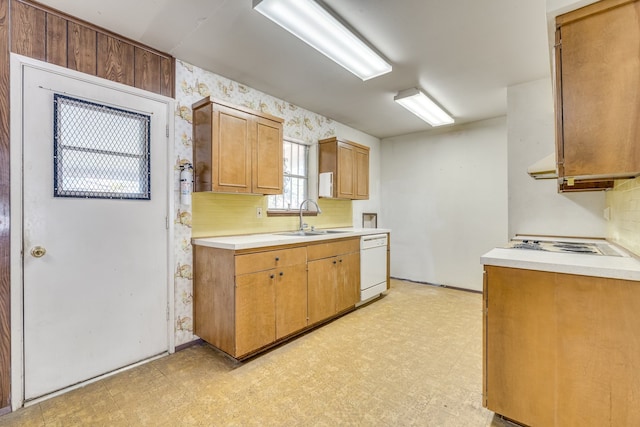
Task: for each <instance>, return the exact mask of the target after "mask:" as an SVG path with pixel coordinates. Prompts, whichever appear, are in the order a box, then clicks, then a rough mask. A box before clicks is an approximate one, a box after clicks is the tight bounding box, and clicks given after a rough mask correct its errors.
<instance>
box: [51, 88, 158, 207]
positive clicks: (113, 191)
mask: <svg viewBox="0 0 640 427" xmlns="http://www.w3.org/2000/svg"><path fill="white" fill-rule="evenodd" d="M53 106H54V120H53V126H54V131H53V134H54V151H53V165H54V166H53V170H54V196H55V197H83V198H99V199H143V200H149V199H151V182H150V178H151V175H150V173H151V163H150V162H151V152H150V129H151V127H150V125H151V117H150V116H148V115H144V114H140V113H137V112H133V111H126V110H121V109H119V108H114V107H111V106H108V105H101V104H96V103H93V102H88V101H84V100H81V99H76V98H71V97H68V96H65V95H60V94H54V98H53Z"/></svg>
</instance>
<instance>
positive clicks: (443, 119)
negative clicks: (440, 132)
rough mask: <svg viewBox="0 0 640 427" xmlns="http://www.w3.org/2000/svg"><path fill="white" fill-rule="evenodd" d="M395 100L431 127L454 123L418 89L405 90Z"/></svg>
mask: <svg viewBox="0 0 640 427" xmlns="http://www.w3.org/2000/svg"><path fill="white" fill-rule="evenodd" d="M393 100H394V101H396V102H397V103H398V104H400V105H402V106H403V107H404V108H406V109H407V110H409V111H411V112H412V113H413V114H415V115H416V116H418V117H420V118H421V119H422V120H424V121H425V122H427V123H429V124H430V125H431V126H442V125H448V124H451V123H453V118H452V117H451V116H450V115H449V114H447V113H446V112H445V111H444V110H443V109H442V108H440V107H439V106H438V104H436V103H435V102H433V101H432V100H431V99H430V98H429V97H428V96H427V94H426V93H424V92H423V91H421V90H420V89H418V88H411V89H407V90H403V91H402V92H399V93H398V94H397V95H396V96H395V97H394V98H393Z"/></svg>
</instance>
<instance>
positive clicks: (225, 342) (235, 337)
mask: <svg viewBox="0 0 640 427" xmlns="http://www.w3.org/2000/svg"><path fill="white" fill-rule="evenodd" d="M359 251H360V239H359V238H353V239H343V240H337V241H328V242H324V243H319V244H313V245H301V246H297V247H283V248H278V249H272V250H262V251H258V252H251V251H249V252H248V251H233V250H225V249H217V248H211V247H207V246H194V249H193V253H194V285H193V289H194V291H193V293H194V295H193V296H194V302H193V306H194V332H195V334H196V335H198V336H199V337H200V338H202V339H203V340H205V341H207V342H208V343H210V344H212V345H214V346H216V347H218V348H219V349H220V350H222V351H224V352H225V353H227V354H229V355H231V356H233V357H235V358H244V357H247V356H249V355H251V354H254V353H256V352H258V351H260V350H261V349H264V348H266V347H268V346H269V345H271V344H273V343H274V342H277V341H280V340H282V339H285V338H286V337H287V336H290V335H293V334H296V333H299V332H300V331H302V330H304V329H306V328H308V327H310V326H312V325H313V324H317V323H319V322H322V321H323V320H327V319H329V318H331V317H334V316H336V315H337V314H339V313H342V312H345V311H347V310H349V309H353V308H354V307H355V304H356V303H357V302H358V301H359V295H360V293H359V289H360V252H359Z"/></svg>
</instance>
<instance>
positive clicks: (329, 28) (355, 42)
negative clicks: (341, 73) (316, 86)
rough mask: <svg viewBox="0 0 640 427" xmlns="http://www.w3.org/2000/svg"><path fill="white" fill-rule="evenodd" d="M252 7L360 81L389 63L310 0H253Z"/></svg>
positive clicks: (386, 69)
mask: <svg viewBox="0 0 640 427" xmlns="http://www.w3.org/2000/svg"><path fill="white" fill-rule="evenodd" d="M253 8H254V9H255V10H257V11H258V12H260V13H261V14H263V15H264V16H266V17H267V18H269V19H270V20H272V21H273V22H275V23H276V24H278V25H280V26H281V27H282V28H284V29H285V30H287V31H289V32H290V33H291V34H293V35H294V36H296V37H298V38H299V39H300V40H302V41H304V42H305V43H307V44H308V45H309V46H311V47H313V48H315V49H316V50H318V51H319V52H321V53H323V54H324V55H326V56H327V57H329V58H330V59H332V60H333V61H335V62H336V63H338V64H339V65H341V66H343V67H344V68H346V69H347V70H349V71H351V72H352V73H353V74H355V75H356V76H358V77H360V78H361V79H362V80H369V79H372V78H374V77H378V76H380V75H382V74H386V73H388V72H390V71H391V65H389V63H387V61H385V60H384V59H383V58H381V57H380V55H378V54H377V53H376V52H374V51H373V49H371V48H370V47H369V46H367V44H366V43H364V42H363V41H362V40H360V39H359V38H358V37H356V36H355V35H354V34H353V33H352V32H351V31H350V30H348V29H347V28H346V27H345V26H344V25H343V24H342V23H340V22H339V21H338V20H337V19H336V18H335V17H334V16H333V15H332V14H331V13H329V12H328V11H327V10H326V9H324V8H323V7H321V6H320V5H319V4H318V3H316V2H314V1H312V0H253Z"/></svg>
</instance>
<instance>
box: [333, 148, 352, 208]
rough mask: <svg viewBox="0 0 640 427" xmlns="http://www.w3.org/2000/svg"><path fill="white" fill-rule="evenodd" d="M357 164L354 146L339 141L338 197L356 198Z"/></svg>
mask: <svg viewBox="0 0 640 427" xmlns="http://www.w3.org/2000/svg"><path fill="white" fill-rule="evenodd" d="M355 165H356V161H355V150H354V147H353V146H352V145H350V144H345V143H343V142H338V179H337V185H338V191H337V194H336V197H337V198H339V199H354V198H355ZM334 179H335V177H334Z"/></svg>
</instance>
